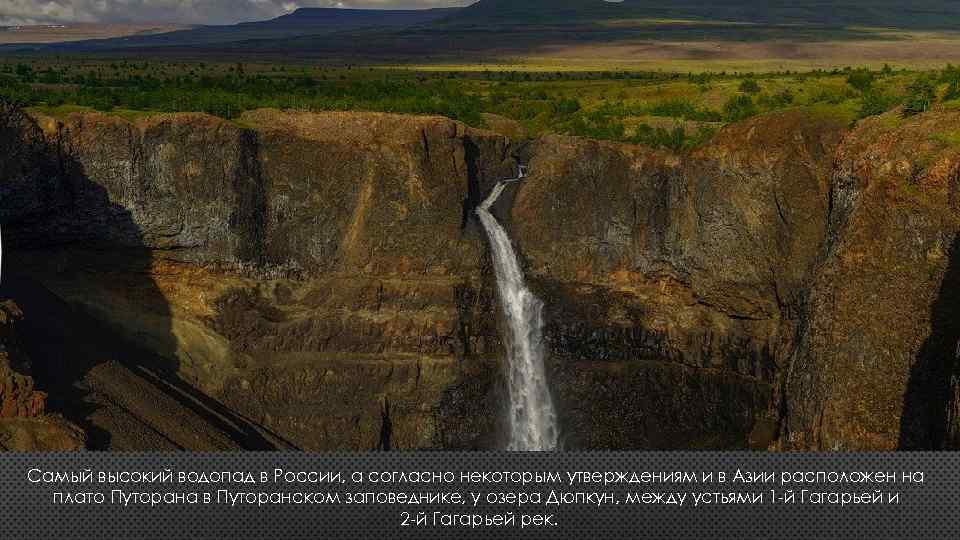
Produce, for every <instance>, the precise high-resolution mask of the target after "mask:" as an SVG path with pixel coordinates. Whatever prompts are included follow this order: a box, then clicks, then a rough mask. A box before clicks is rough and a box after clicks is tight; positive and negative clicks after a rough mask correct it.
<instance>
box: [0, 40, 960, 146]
mask: <svg viewBox="0 0 960 540" xmlns="http://www.w3.org/2000/svg"><path fill="white" fill-rule="evenodd" d="M854 73H858V74H859V75H862V72H856V71H854V70H853V69H847V70H831V71H810V72H802V73H800V72H770V73H759V74H742V73H729V72H726V73H725V72H720V73H710V72H707V73H669V72H623V71H614V72H611V71H606V72H567V71H549V72H529V71H508V72H502V71H471V72H440V71H415V70H402V69H377V68H369V67H364V68H359V67H350V66H345V67H339V68H330V67H323V66H307V65H281V64H246V65H239V64H204V63H197V62H192V63H191V62H184V63H176V62H149V61H136V62H131V61H124V60H110V61H106V60H96V61H95V60H82V59H72V60H70V59H67V60H59V61H54V60H50V59H42V60H38V61H36V62H30V63H27V62H25V61H23V60H17V59H6V60H0V99H6V100H9V101H14V102H17V103H20V104H22V105H24V106H28V107H31V108H32V109H33V110H34V111H36V112H42V113H44V114H48V115H52V116H64V115H67V114H70V113H72V112H83V111H94V110H95V111H100V112H105V113H107V114H112V115H116V116H119V117H123V118H127V119H130V120H138V119H140V118H143V117H145V116H149V115H151V114H157V113H166V112H206V113H209V114H213V115H216V116H220V117H223V118H226V119H228V120H231V121H234V122H236V121H238V120H237V119H238V118H239V116H240V115H241V114H242V113H243V112H244V111H247V110H251V109H257V108H276V109H293V110H306V111H327V110H358V111H379V112H393V113H405V114H438V115H443V116H447V117H450V118H454V119H457V120H461V121H463V122H465V123H467V124H469V125H473V126H477V127H487V126H486V124H485V121H484V115H485V114H488V113H489V114H495V115H498V116H501V117H504V118H506V119H508V120H510V121H512V122H513V123H514V124H513V125H515V126H519V127H522V131H523V132H525V133H527V134H529V136H537V135H540V134H542V133H547V132H552V133H561V134H569V135H578V136H583V137H591V138H596V139H605V140H613V141H621V142H633V143H642V144H648V145H652V146H660V147H666V148H671V149H674V150H687V149H691V148H694V147H696V146H697V145H699V144H702V143H703V142H705V141H707V140H709V139H710V137H711V136H712V134H713V133H715V132H716V131H717V130H718V129H719V128H721V127H723V125H725V124H727V123H730V122H735V121H740V120H744V119H747V118H750V117H752V116H755V115H758V114H765V113H769V112H775V111H781V110H788V109H802V110H807V111H809V112H810V113H811V114H814V115H821V116H824V117H829V118H832V119H837V120H839V121H842V122H845V123H853V122H855V121H856V120H857V119H858V118H862V117H864V116H868V115H869V116H872V115H876V114H881V113H883V112H885V111H887V110H890V109H893V108H895V107H897V106H898V105H900V104H901V103H902V102H903V101H904V99H906V97H907V96H908V95H909V92H910V88H911V86H912V85H913V84H914V82H915V81H916V80H918V79H920V78H923V77H925V78H927V79H937V78H939V80H942V81H943V82H942V83H941V92H942V95H944V96H946V95H947V93H946V92H945V90H944V89H945V88H946V87H947V85H948V84H949V82H950V81H952V80H954V79H955V78H956V77H958V76H960V75H958V74H960V70H957V69H956V68H951V69H946V70H943V71H936V72H909V71H897V70H893V69H887V70H883V71H879V70H878V71H876V72H873V73H872V74H870V79H871V84H870V85H869V88H866V86H865V85H861V86H863V88H861V90H857V89H855V88H854V87H853V86H852V85H851V84H850V82H849V81H850V80H851V74H854ZM744 81H751V82H750V83H747V84H745V83H744ZM868 102H869V103H868ZM953 104H954V102H950V103H947V104H946V106H953ZM885 118H886V119H885V120H884V121H885V122H887V121H899V120H898V119H895V118H894V115H888V116H886V117H885Z"/></svg>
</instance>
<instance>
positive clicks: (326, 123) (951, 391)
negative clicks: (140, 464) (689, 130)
mask: <svg viewBox="0 0 960 540" xmlns="http://www.w3.org/2000/svg"><path fill="white" fill-rule="evenodd" d="M0 117H2V122H0V147H2V148H0V149H3V150H4V152H5V153H4V154H2V155H4V156H6V157H4V158H0V173H2V177H0V224H2V225H3V227H4V234H5V235H6V236H5V241H7V242H9V244H5V246H6V245H10V246H11V247H12V249H13V250H14V251H12V252H11V254H10V255H9V256H8V259H9V260H13V261H16V262H15V264H13V265H12V266H8V267H7V268H6V269H5V273H4V279H5V282H6V281H7V273H8V272H7V270H9V271H10V272H12V274H11V276H12V277H11V279H10V282H9V283H5V288H6V293H7V294H9V295H10V296H12V297H13V298H14V299H16V300H17V301H18V302H19V303H20V304H21V305H23V306H25V307H28V306H30V305H33V306H36V307H37V309H39V310H40V311H41V312H42V313H44V314H45V315H46V316H57V317H62V318H66V319H69V320H70V321H71V323H72V325H71V326H69V327H68V328H73V327H74V326H75V327H76V328H80V329H83V330H82V331H77V330H74V331H68V330H64V335H63V336H62V337H61V339H59V340H58V343H59V342H63V343H71V344H76V349H77V350H80V351H86V352H84V353H83V354H81V355H80V356H82V357H83V358H86V360H84V361H83V362H79V363H78V364H77V365H76V366H73V367H72V368H71V369H70V370H68V372H67V373H62V372H61V371H59V370H56V369H53V370H50V369H46V370H38V375H37V380H38V383H41V386H42V383H44V382H45V380H46V381H50V382H51V385H52V386H51V387H49V388H47V387H45V389H46V390H48V391H49V392H50V394H51V404H52V405H55V404H56V403H58V402H59V403H63V404H65V403H76V402H80V403H85V404H87V406H86V407H85V408H84V409H83V412H81V413H79V415H80V416H79V417H78V419H77V421H78V423H80V424H81V426H82V427H84V429H86V430H88V432H90V433H92V434H93V435H91V441H92V443H91V446H94V447H104V448H155V447H162V448H167V447H178V448H214V449H217V448H232V447H239V448H250V447H254V448H277V447H287V446H295V447H298V448H303V449H308V450H337V449H407V448H462V449H476V448H492V447H496V446H497V445H498V427H499V426H498V418H499V417H500V414H499V407H500V406H501V404H502V400H503V396H502V395H501V389H500V373H501V372H502V371H501V366H500V362H501V361H502V356H503V354H502V343H501V337H500V336H501V332H500V330H499V328H498V326H499V325H498V321H497V313H498V312H497V310H496V309H495V303H496V302H497V299H496V297H495V293H494V287H493V282H492V280H493V276H492V275H491V269H490V261H489V255H488V253H487V247H486V243H485V240H484V236H483V234H482V232H481V231H480V228H479V227H478V224H477V223H476V221H475V219H474V218H473V209H474V208H475V206H476V205H477V204H478V203H479V202H480V201H481V200H482V199H483V198H484V196H485V195H486V193H487V192H488V191H489V189H490V188H491V187H492V186H493V184H494V183H495V182H496V181H497V180H499V179H502V178H506V177H509V176H512V175H513V174H514V172H515V170H516V166H517V164H518V163H519V162H521V161H523V162H528V163H529V165H530V166H531V171H532V175H531V177H530V178H528V179H527V180H526V181H525V182H523V183H521V184H517V185H515V186H513V187H511V188H510V191H509V192H508V193H506V194H505V196H504V197H502V198H501V199H500V201H499V202H498V204H497V206H496V207H495V208H494V211H495V213H497V215H498V219H500V221H501V222H503V223H504V224H505V226H506V227H507V228H508V229H509V230H510V233H511V236H512V238H513V239H514V240H515V242H516V244H517V248H518V251H519V253H521V256H522V258H523V259H524V262H525V270H526V272H527V275H528V277H529V282H530V284H531V287H533V288H534V289H535V290H536V292H537V293H538V294H539V295H540V296H541V297H542V298H543V299H544V300H545V303H546V313H545V315H546V320H547V328H546V333H547V335H546V339H547V345H548V349H549V352H550V354H549V356H550V358H549V359H548V368H549V371H550V376H551V381H552V385H553V387H554V391H555V394H556V397H557V401H558V406H559V409H560V418H561V425H562V429H563V433H564V439H565V444H566V445H567V447H570V448H650V449H653V448H746V447H752V448H783V449H808V448H815V449H818V448H822V449H852V448H873V449H888V448H898V447H911V448H913V447H917V448H942V447H951V446H953V447H955V446H956V444H957V433H958V431H960V429H958V424H957V418H958V416H960V412H958V411H960V398H958V397H957V395H958V392H960V390H958V383H957V380H958V374H957V371H958V366H957V365H956V364H957V363H956V362H955V358H956V350H957V341H958V338H960V336H958V335H957V334H958V328H957V325H956V321H958V320H960V318H958V317H957V316H956V313H955V309H957V308H956V306H957V305H958V304H957V303H956V300H957V298H956V290H957V287H955V285H956V284H955V283H954V282H955V281H957V277H956V276H957V272H956V271H955V270H956V268H954V266H955V261H956V257H957V255H956V247H955V242H956V241H955V237H956V231H957V226H956V223H957V219H958V214H957V199H956V184H957V181H958V173H957V171H958V163H960V161H958V158H957V154H958V153H957V148H956V145H955V143H952V142H951V141H955V140H956V134H957V132H958V131H957V130H960V112H957V111H949V110H938V111H934V112H931V113H927V114H925V115H922V116H919V117H915V118H912V119H909V120H899V119H898V118H897V117H894V116H893V115H888V116H884V117H880V118H876V119H871V120H867V121H864V122H861V123H860V125H859V126H857V127H856V128H855V129H853V130H850V129H849V128H848V127H847V126H846V125H845V124H843V123H841V122H840V121H838V120H834V119H831V118H829V117H824V116H818V115H816V114H811V113H805V112H801V111H793V112H787V113H780V114H776V115H770V116H764V117H760V118H757V119H753V120H750V121H747V122H744V123H741V124H737V125H733V126H729V127H727V128H725V129H724V130H723V131H722V132H721V134H720V135H719V136H718V137H717V138H716V140H715V141H714V142H712V143H710V144H708V145H707V146H705V147H703V148H702V149H700V150H698V151H696V152H694V153H692V154H690V155H683V156H678V155H673V154H670V153H666V152H660V151H654V150H651V149H648V148H644V147H640V146H633V145H625V144H614V143H603V142H596V141H589V140H583V139H577V138H570V137H560V136H547V137H543V138H541V139H539V140H536V141H533V142H532V143H531V144H526V145H520V144H516V143H512V142H510V141H509V140H507V139H506V138H504V137H502V136H499V135H496V134H493V133H490V132H486V131H482V130H475V129H472V128H468V127H466V126H464V125H462V124H460V123H457V122H453V121H450V120H447V119H444V118H438V117H410V116H398V115H386V114H367V113H322V114H307V113H287V112H277V111H267V110H263V111H255V112H251V113H247V114H245V115H244V116H242V117H241V118H240V119H238V120H237V121H235V122H229V121H224V120H220V119H215V118H212V117H209V116H205V115H199V114H178V115H153V116H146V117H143V118H140V119H137V120H135V121H130V120H126V119H122V118H118V117H113V116H109V115H101V114H72V115H69V116H67V117H65V118H52V117H47V116H43V115H34V117H32V118H29V117H26V116H24V115H22V114H20V113H18V112H16V111H9V110H8V111H4V112H3V114H0ZM18 295H19V297H18ZM27 334H28V336H27V337H28V338H31V337H32V339H25V342H26V345H28V346H33V347H34V348H35V349H36V351H37V352H36V353H35V354H34V356H38V357H37V358H35V363H36V364H39V365H42V366H50V365H52V364H51V363H50V359H51V358H54V357H55V356H56V355H57V354H59V353H60V352H62V351H58V350H56V349H55V348H52V347H49V346H48V347H44V346H42V343H40V342H41V341H42V340H40V338H39V336H40V332H39V331H35V332H27ZM90 335H98V336H101V338H100V340H99V341H97V342H96V343H91V342H89V341H88V336H90ZM951 351H952V353H951ZM40 372H42V373H40ZM41 375H42V376H41ZM77 380H80V381H82V384H80V387H81V388H82V389H83V390H84V391H83V392H82V393H81V394H79V395H74V394H70V393H69V390H68V388H70V387H72V385H73V383H74V382H76V381H77ZM68 382H69V383H70V384H67V383H68ZM61 392H65V393H64V394H63V395H61ZM131 395H136V396H141V395H142V396H146V397H145V398H143V399H133V398H131V397H130V396H131ZM124 396H126V397H124ZM58 400H59V401H58ZM150 401H156V402H162V403H164V405H163V407H162V408H163V409H165V410H169V411H174V412H173V413H169V414H168V413H156V412H155V411H154V412H151V407H150V404H149V402H150ZM52 405H51V406H52ZM170 418H176V422H171V421H170ZM71 419H73V418H71ZM134 419H135V420H134ZM137 422H139V424H138V423H137ZM138 426H139V427H138ZM148 428H149V429H148ZM124 433H127V434H128V435H123V434H124ZM129 433H134V434H135V435H129ZM149 433H159V434H161V435H162V437H163V438H164V441H160V440H159V439H157V438H156V437H155V436H153V435H150V434H149Z"/></svg>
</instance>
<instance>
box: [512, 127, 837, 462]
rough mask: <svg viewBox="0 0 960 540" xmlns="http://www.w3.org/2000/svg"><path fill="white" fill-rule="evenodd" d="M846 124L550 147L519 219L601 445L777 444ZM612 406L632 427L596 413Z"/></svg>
mask: <svg viewBox="0 0 960 540" xmlns="http://www.w3.org/2000/svg"><path fill="white" fill-rule="evenodd" d="M842 131H843V128H842V126H840V125H839V124H837V123H836V122H832V121H829V120H818V119H815V118H808V117H805V116H803V115H801V114H800V113H791V114H785V115H777V116H771V117H767V118H762V119H759V120H757V121H754V122H751V123H749V124H743V125H738V126H733V127H731V128H728V129H726V130H724V132H723V133H722V134H721V135H720V136H719V137H718V138H717V141H718V142H716V143H713V144H711V145H710V146H708V147H706V148H704V149H702V150H700V151H699V152H697V153H696V154H694V155H693V156H690V157H687V158H683V159H681V158H678V157H675V156H672V155H667V154H663V153H658V152H653V151H651V150H648V149H645V148H642V147H632V146H624V145H614V144H605V143H597V142H592V141H584V140H578V139H572V138H561V137H551V138H546V139H544V140H542V141H540V142H539V143H538V145H537V147H536V149H535V152H534V155H535V158H534V160H533V161H532V163H531V167H532V170H533V171H534V173H533V177H532V178H531V179H530V180H529V181H528V182H527V183H526V184H525V185H524V186H523V187H522V188H521V191H520V193H519V195H518V196H517V200H516V202H515V205H514V209H513V215H512V217H513V226H514V228H515V230H516V237H517V241H518V243H519V244H520V246H521V249H522V251H523V253H524V254H525V255H526V256H527V258H528V262H529V274H530V276H531V278H532V279H533V280H534V282H535V283H536V284H537V285H538V286H539V287H540V288H541V290H542V291H543V294H544V295H545V296H546V297H548V298H549V300H548V311H549V313H550V323H549V340H550V344H551V349H552V353H553V354H552V358H553V359H554V362H555V364H556V367H555V369H556V371H557V373H558V382H557V384H558V386H559V388H560V391H559V392H558V395H559V396H561V400H562V401H563V402H564V409H565V411H564V413H562V414H561V416H562V417H563V418H565V419H567V421H568V422H572V423H573V424H574V425H575V426H576V429H575V432H576V433H578V434H579V435H580V436H581V437H582V441H581V442H582V444H583V445H584V446H588V447H598V446H599V447H615V448H623V447H626V448H638V447H639V448H650V447H654V448H659V447H691V446H692V447H718V446H719V447H731V446H733V447H736V446H743V445H745V444H746V443H747V442H748V441H749V442H750V443H751V444H752V445H753V446H755V447H765V446H766V445H767V444H769V443H770V442H771V440H772V438H773V437H774V436H775V435H776V425H777V418H778V411H777V408H776V406H775V404H774V401H773V400H774V394H775V390H776V386H777V382H778V376H779V373H780V368H781V366H783V365H784V361H785V359H786V357H787V355H788V353H789V349H790V344H791V342H792V337H793V335H794V333H795V327H796V321H797V318H798V314H799V312H800V301H801V297H802V295H803V291H804V290H805V286H806V284H807V283H808V282H809V280H810V276H811V272H812V269H813V267H814V264H815V261H816V257H817V254H818V252H819V246H820V244H821V241H822V239H823V238H824V236H825V232H826V229H827V219H828V206H829V184H828V181H827V180H828V178H829V169H830V163H831V160H832V156H833V154H834V152H835V150H836V147H837V144H838V143H839V140H840V136H841V133H842ZM601 389H602V390H601ZM611 390H612V392H610V391H611ZM607 392H610V393H611V394H612V395H613V396H616V397H612V396H611V397H602V395H598V393H601V394H602V393H607ZM652 415H656V416H659V417H661V418H669V419H670V420H669V421H658V420H654V419H652V418H651V416H652ZM605 417H610V418H617V421H618V423H619V424H620V425H618V426H610V425H606V424H602V423H598V422H597V421H596V419H597V418H605Z"/></svg>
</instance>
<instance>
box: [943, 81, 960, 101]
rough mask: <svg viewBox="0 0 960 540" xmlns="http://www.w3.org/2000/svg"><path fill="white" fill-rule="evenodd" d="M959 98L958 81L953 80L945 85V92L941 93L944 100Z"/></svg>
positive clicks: (959, 88) (959, 84)
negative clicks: (948, 84)
mask: <svg viewBox="0 0 960 540" xmlns="http://www.w3.org/2000/svg"><path fill="white" fill-rule="evenodd" d="M955 99H960V81H954V82H952V83H950V86H948V87H947V92H946V93H945V94H943V100H944V101H953V100H955Z"/></svg>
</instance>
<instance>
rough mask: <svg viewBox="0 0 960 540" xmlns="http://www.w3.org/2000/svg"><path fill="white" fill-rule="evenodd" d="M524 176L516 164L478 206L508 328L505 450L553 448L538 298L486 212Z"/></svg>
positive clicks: (554, 420) (553, 414) (509, 245)
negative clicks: (509, 176)
mask: <svg viewBox="0 0 960 540" xmlns="http://www.w3.org/2000/svg"><path fill="white" fill-rule="evenodd" d="M524 176H525V171H524V170H523V169H522V168H521V170H520V176H519V178H515V179H513V180H505V181H503V182H500V183H499V184H497V186H496V187H495V188H493V191H492V192H491V193H490V196H489V197H487V200H485V201H484V202H483V204H481V205H480V206H479V207H478V208H477V215H478V216H479V217H480V221H481V223H483V228H484V229H485V230H486V231H487V237H488V238H489V239H490V245H491V248H492V250H493V265H494V270H495V273H496V278H497V289H498V292H499V294H500V305H501V308H502V309H503V315H504V317H505V319H506V322H507V325H508V327H509V332H508V335H507V340H506V341H507V361H508V368H507V369H508V373H507V390H508V393H509V400H510V403H509V407H508V417H507V420H508V423H509V430H510V440H509V442H508V444H507V450H512V451H537V450H556V449H557V446H558V440H559V429H558V426H557V413H556V410H555V409H554V406H553V398H552V397H551V396H550V388H549V386H548V385H547V376H546V371H545V369H544V365H543V358H544V351H543V302H541V301H540V299H539V298H537V297H536V296H534V295H533V293H532V292H530V290H529V289H527V286H526V284H525V283H524V279H523V272H522V271H521V270H520V263H519V261H518V260H517V254H516V252H514V250H513V244H512V243H511V242H510V237H509V236H507V231H505V230H504V229H503V227H502V226H501V225H500V223H499V222H498V221H497V219H496V218H495V217H493V214H491V213H490V207H491V206H492V205H493V204H494V203H495V202H497V199H498V198H500V195H501V194H502V193H503V190H504V189H505V188H506V187H507V185H508V184H510V183H512V182H518V181H520V180H522V179H523V178H524Z"/></svg>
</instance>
